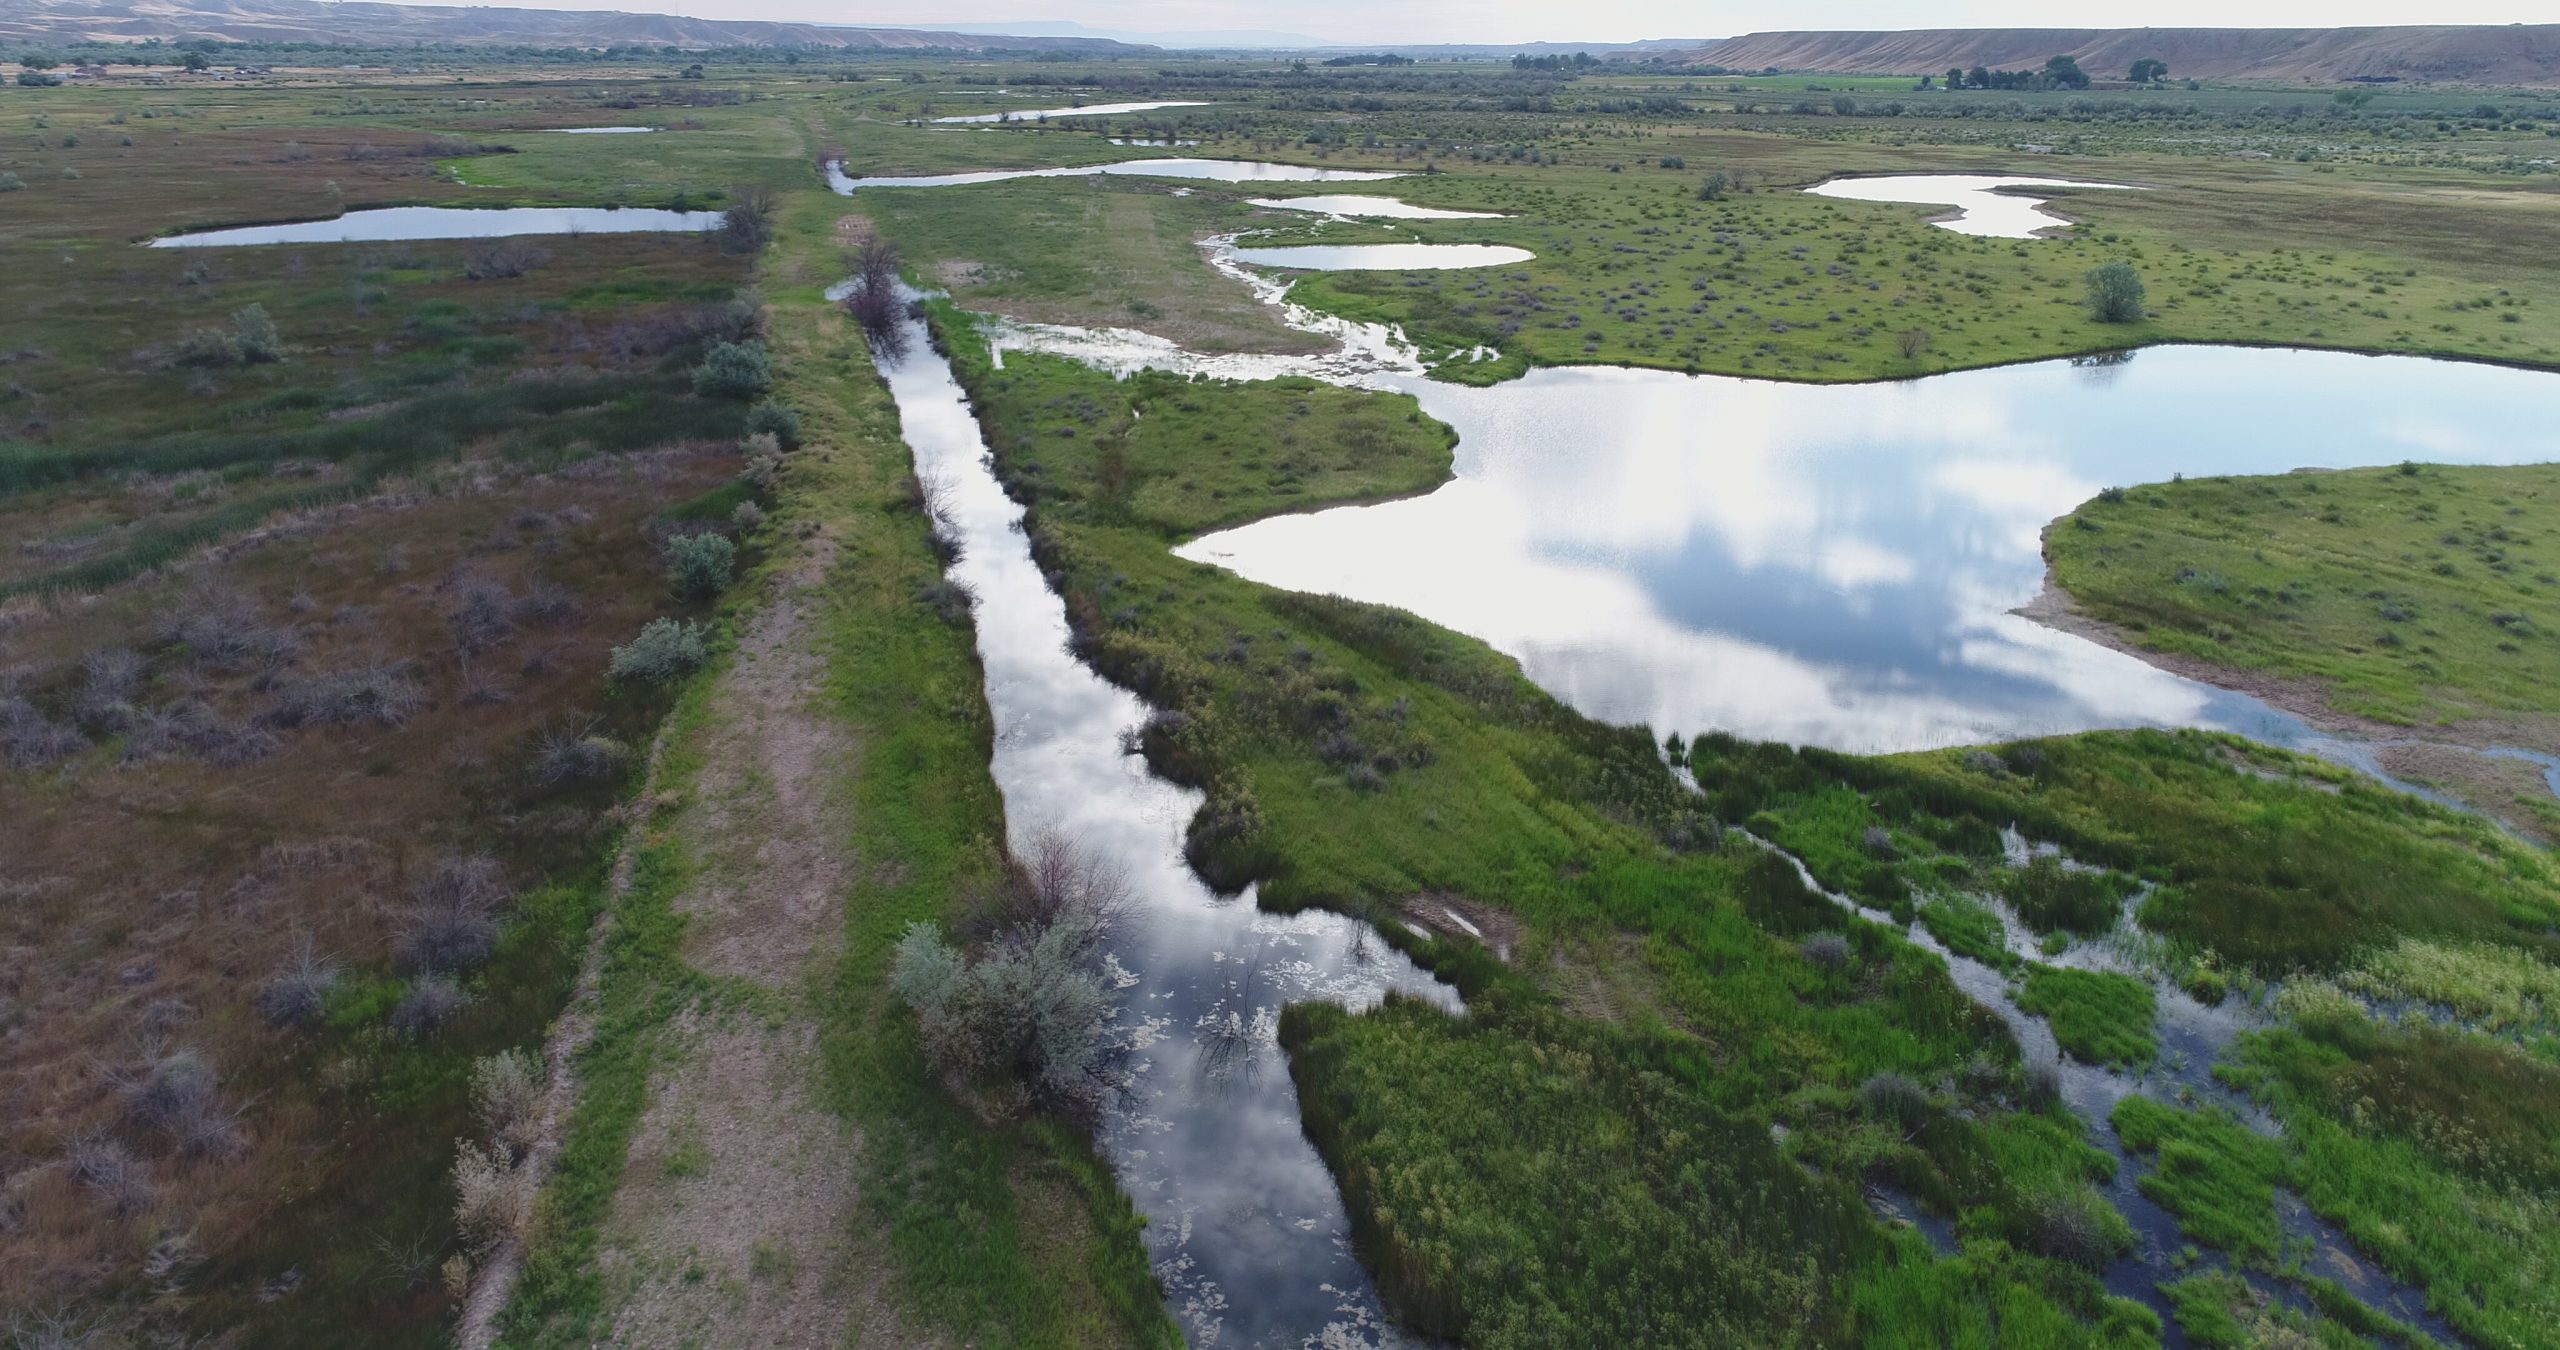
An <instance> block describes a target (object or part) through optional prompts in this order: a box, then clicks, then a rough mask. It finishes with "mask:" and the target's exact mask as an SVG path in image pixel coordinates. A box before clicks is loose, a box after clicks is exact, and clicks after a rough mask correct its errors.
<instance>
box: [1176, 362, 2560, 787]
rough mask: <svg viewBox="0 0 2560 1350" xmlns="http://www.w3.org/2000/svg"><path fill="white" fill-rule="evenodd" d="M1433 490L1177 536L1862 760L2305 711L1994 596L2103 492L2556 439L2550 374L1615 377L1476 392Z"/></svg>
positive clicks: (2531, 450) (1607, 702) (2281, 366)
mask: <svg viewBox="0 0 2560 1350" xmlns="http://www.w3.org/2000/svg"><path fill="white" fill-rule="evenodd" d="M1379 382H1383V383H1385V384H1388V385H1390V386H1392V387H1396V388H1401V389H1405V390H1408V391H1410V392H1412V393H1413V394H1415V395H1416V396H1417V397H1418V398H1420V400H1421V401H1422V405H1423V407H1424V409H1425V410H1426V411H1428V412H1429V413H1430V414H1431V415H1432V416H1435V417H1438V418H1440V419H1442V420H1444V421H1446V422H1448V423H1449V424H1451V425H1452V426H1454V427H1456V428H1457V430H1458V433H1459V436H1460V438H1461V439H1460V441H1459V445H1458V451H1457V473H1456V478H1455V479H1454V480H1453V481H1452V482H1450V483H1448V484H1447V485H1445V486H1443V487H1441V488H1440V489H1439V490H1437V491H1435V492H1432V493H1430V494H1428V495H1426V496H1422V497H1418V498H1413V499H1409V500H1405V501H1399V502H1390V503H1385V504H1382V505H1376V506H1361V507H1344V508H1338V509H1334V510H1329V511H1323V512H1318V513H1316V514H1313V515H1302V516H1285V517H1280V518H1276V519H1271V520H1265V521H1260V522H1257V523H1254V524H1251V525H1247V526H1244V527H1242V528H1240V529H1235V530H1229V531H1226V532H1224V533H1220V534H1215V535H1211V536H1208V537H1206V538H1203V539H1200V540H1196V541H1194V542H1192V543H1190V544H1188V545H1185V546H1184V547H1183V548H1182V550H1181V552H1182V554H1183V556H1185V557H1188V558H1192V559H1195V560H1198V561H1202V562H1212V563H1216V564H1219V565H1221V566H1225V567H1229V568H1232V569H1234V570H1236V571H1238V572H1240V573H1242V574H1244V575H1246V576H1249V577H1252V578H1253V579H1255V580H1257V581H1261V582H1266V583H1268V584H1271V585H1275V586H1283V587H1287V588H1290V589H1293V590H1300V591H1315V592H1333V593H1337V594H1341V595H1345V596H1350V597H1354V598H1357V599H1361V600H1370V601H1377V602H1380V603H1384V604H1391V605H1397V606H1401V607H1403V608H1406V609H1409V610H1412V611H1413V612H1415V613H1417V614H1419V615H1421V616H1423V617H1424V618H1427V619H1430V620H1432V621H1433V622H1435V623H1439V624H1443V625H1446V626H1448V627H1451V628H1456V629H1459V630H1461V631H1463V632H1466V633H1470V634H1473V635H1474V636H1476V637H1479V638H1481V639H1483V640H1485V641H1486V642H1488V643H1491V644H1492V645H1494V646H1495V647H1498V648H1500V649H1501V650H1503V651H1505V652H1508V653H1510V654H1511V655H1513V656H1515V657H1517V658H1519V660H1520V661H1521V663H1522V665H1523V666H1524V667H1525V668H1526V670H1527V672H1528V674H1529V676H1530V677H1531V678H1532V679H1534V680H1536V681H1537V682H1538V683H1539V684H1540V685H1542V686H1544V687H1546V688H1547V689H1549V690H1551V691H1553V692H1554V693H1555V694H1557V695H1558V696H1559V697H1561V698H1563V699H1564V700H1565V701H1567V702H1569V703H1571V704H1572V705H1573V706H1574V707H1576V708H1579V709H1581V710H1582V711H1584V712H1586V713H1589V714H1591V715H1592V716H1594V717H1598V718H1601V719H1604V720H1607V721H1611V722H1621V723H1644V724H1648V725H1651V726H1652V727H1654V728H1655V729H1657V730H1663V731H1669V730H1677V731H1680V732H1683V733H1696V732H1700V731H1707V730H1723V731H1730V732H1733V733H1736V734H1738V735H1741V736H1745V737H1752V738H1761V739H1769V740H1781V741H1789V742H1793V743H1797V744H1809V745H1821V746H1828V747H1832V748H1835V749H1841V750H1850V751H1859V752H1883V751H1894V750H1915V749H1923V748H1928V747H1935V746H1947V745H1961V744H1969V743H1980V742H1986V741H1997V740H2004V739H2008V738H2011V737H2018V736H2035V735H2047V734H2054V733H2062V732H2072V731H2083V730H2089V729H2093V728H2100V727H2122V726H2200V727H2212V728H2220V729H2224V730H2231V731H2237V732H2241V733H2243V734H2247V735H2252V736H2256V737H2258V738H2260V739H2264V740H2268V741H2272V742H2275V743H2279V744H2300V743H2303V740H2304V737H2305V735H2306V732H2305V730H2304V729H2303V728H2302V727H2301V726H2300V724H2299V723H2296V722H2294V721H2293V720H2292V719H2290V718H2287V717H2284V716H2282V715H2280V714H2277V713H2275V712H2273V711H2271V710H2269V709H2268V708H2267V707H2266V706H2265V705H2263V704H2260V703H2258V702H2257V701H2255V700H2253V699H2249V698H2246V697H2244V696H2241V695H2238V694H2233V693H2229V692H2227V691H2223V690H2218V689H2215V688H2213V687H2211V686H2208V685H2203V684H2199V683H2196V682H2194V681H2191V680H2186V679H2182V678H2180V677H2178V676H2175V675H2171V674H2168V673H2167V672H2165V671H2161V670H2159V669H2157V668H2155V667H2152V666H2150V665H2148V664H2146V663H2144V662H2142V661H2140V660H2137V659H2135V658H2133V657H2130V656H2126V655H2123V654H2121V653H2118V652H2114V651H2111V650H2109V649H2107V648H2105V647H2102V646H2099V645H2097V644H2095V643H2092V642H2089V641H2087V640H2084V639H2082V638H2079V637H2075V636H2072V635H2069V634H2066V633H2062V632H2057V631H2055V630H2054V629H2051V628H2048V627H2046V626H2044V625H2042V624H2039V623H2036V622H2034V621H2033V620H2030V619H2027V618H2024V617H2021V616H2019V615H2016V614H2013V613H2011V612H2010V611H2012V610H2014V609H2016V608H2018V607H2019V606H2022V605H2024V604H2026V603H2027V602H2029V601H2031V600H2033V599H2034V598H2035V597H2036V596H2037V594H2038V592H2039V591H2040V589H2041V588H2042V585H2043V581H2044V570H2045V569H2044V561H2043V558H2042V555H2041V551H2040V547H2039V541H2040V536H2041V532H2042V530H2043V529H2044V527H2045V526H2046V524H2047V523H2048V522H2050V521H2052V520H2053V519H2054V518H2055V517H2056V516H2058V515H2061V514H2062V513H2064V512H2066V511H2069V510H2070V509H2071V508H2072V507H2073V506H2075V505H2077V504H2078V503H2080V502H2082V501H2085V500H2087V499H2088V498H2089V497H2090V496H2092V495H2094V494H2095V493H2097V492H2098V491H2099V489H2101V488H2104V487H2108V486H2110V485H2130V484H2136V483H2148V482H2157V481H2161V480H2165V479H2167V478H2169V477H2171V476H2172V475H2175V474H2182V473H2183V474H2199V475H2200V474H2263V473H2282V472H2285V471H2288V470H2291V469H2294V468H2298V467H2303V466H2311V465H2317V466H2324V467H2333V468H2342V467H2350V466H2357V465H2373V464H2390V463H2396V462H2398V461H2401V460H2404V459H2413V458H2414V459H2420V460H2429V461H2441V462H2449V463H2483V464H2515V463H2528V462H2536V461H2545V460H2552V459H2560V379H2554V378H2553V377H2551V376H2549V375H2545V374H2538V373H2534V372H2527V371H2518V370H2509V369H2503V368H2498V367H2492V366H2484V365H2467V364H2458V363H2453V362H2444V361H2427V360H2419V359H2413V358H2395V357H2364V356H2352V355H2345V354H2339V353H2324V352H2307V351H2284V350H2260V349H2231V348H2196V347H2170V348H2158V349H2153V350H2149V351H2144V352H2141V353H2139V354H2138V355H2134V356H2131V357H2129V358H2116V359H2111V360H2108V361H2106V362H2103V363H2097V364H2090V363H2074V362H2068V361H2054V362H2046V363H2042V364H2037V365H2027V366H2013V367H2008V368H2004V369H1997V370H1985V371H1974V372H1969V373H1964V374H1954V375H1942V376H1936V377H1932V378H1929V379H1925V380H1917V381H1911V382H1907V383H1897V384H1869V385H1850V386H1815V385H1792V384H1779V383H1773V382H1764V381H1755V380H1742V379H1730V378H1722V377H1715V376H1686V375H1677V374H1669V373H1663V372H1651V371H1638V370H1626V369H1615V368H1596V367H1583V368H1567V369H1549V370H1540V371H1536V372H1534V373H1532V374H1530V375H1529V376H1528V377H1527V378H1525V379H1521V380H1517V381H1513V382H1510V383H1507V384H1501V385H1496V386H1493V387H1491V388H1484V389H1470V388H1462V387H1458V386H1454V385H1448V384H1442V383H1438V382H1434V381H1431V380H1427V379H1422V378H1418V377H1414V376H1410V375H1389V376H1383V377H1379Z"/></svg>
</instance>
